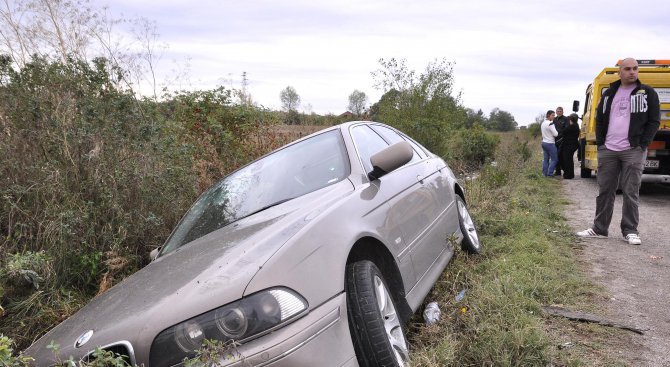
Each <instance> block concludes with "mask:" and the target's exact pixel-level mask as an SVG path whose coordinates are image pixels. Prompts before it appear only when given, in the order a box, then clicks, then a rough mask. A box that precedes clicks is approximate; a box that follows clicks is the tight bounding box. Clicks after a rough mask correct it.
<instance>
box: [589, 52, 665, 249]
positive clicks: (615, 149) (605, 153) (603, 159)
mask: <svg viewBox="0 0 670 367" xmlns="http://www.w3.org/2000/svg"><path fill="white" fill-rule="evenodd" d="M637 69H638V63H637V61H636V60H635V59H633V58H630V57H629V58H626V59H624V60H623V61H622V62H621V64H620V65H619V80H617V81H616V82H614V83H612V84H610V87H609V89H607V90H606V91H605V93H603V96H602V98H601V99H600V103H599V104H598V111H597V113H596V145H597V146H598V174H597V180H598V186H599V192H598V196H597V197H596V216H595V219H594V220H593V226H592V227H591V228H589V229H586V230H584V231H581V232H577V236H579V237H592V238H599V237H607V234H608V230H609V226H610V222H611V221H612V213H613V212H614V199H615V198H616V190H617V182H618V181H619V179H620V180H621V185H620V186H621V190H622V191H623V208H622V213H621V214H622V215H621V233H622V234H623V237H624V240H625V241H627V242H628V243H629V244H631V245H640V244H642V240H641V239H640V234H639V232H638V230H637V226H638V223H639V220H640V218H639V211H638V203H639V197H640V184H641V183H642V171H643V170H644V162H645V159H646V157H647V146H649V143H651V141H652V140H653V138H654V135H655V134H656V131H657V130H658V126H659V124H660V119H661V115H660V104H659V101H658V94H657V93H656V91H655V90H654V88H652V87H650V86H648V85H645V84H642V83H640V80H639V79H638V70H637ZM620 174H621V175H620ZM619 177H620V178H619ZM617 178H619V179H617Z"/></svg>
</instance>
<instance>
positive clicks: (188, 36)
mask: <svg viewBox="0 0 670 367" xmlns="http://www.w3.org/2000/svg"><path fill="white" fill-rule="evenodd" d="M94 3H95V4H98V5H101V6H108V10H109V11H110V12H111V13H112V14H114V15H116V16H117V17H121V18H124V19H131V18H139V17H142V18H146V19H148V20H149V21H151V22H154V24H155V27H156V30H157V33H158V40H159V42H160V43H161V44H163V45H165V46H166V48H164V49H162V51H161V53H160V59H159V60H158V61H157V62H156V66H157V67H158V70H159V73H158V74H159V78H160V75H166V76H169V75H170V74H171V73H172V74H173V75H174V74H175V73H178V72H179V71H178V70H182V71H183V70H188V76H189V77H188V82H184V85H181V87H182V88H192V89H210V88H214V87H217V86H221V85H222V86H225V87H229V88H230V87H232V88H236V89H241V87H242V82H241V81H242V73H243V72H246V75H247V80H248V87H247V88H248V89H247V90H248V92H249V93H250V94H251V97H252V99H253V101H254V102H255V103H257V104H260V105H263V106H265V107H269V108H273V109H280V108H281V101H280V98H279V93H280V91H281V90H282V89H284V88H286V87H287V86H292V87H293V88H295V90H296V91H297V92H298V95H299V96H300V98H301V105H300V108H299V110H301V111H304V112H308V113H310V112H315V113H318V114H326V113H332V114H336V115H339V114H340V113H342V112H344V111H346V110H347V105H348V102H349V100H348V98H349V95H350V94H351V93H352V92H353V91H354V90H360V91H363V92H365V94H366V95H367V96H368V105H371V104H373V103H375V102H377V101H378V100H379V98H380V97H381V95H382V94H383V93H384V91H383V90H380V89H376V88H375V81H374V78H373V77H372V72H374V71H375V70H378V69H380V67H381V65H380V63H379V60H380V59H382V58H383V59H385V60H389V59H391V58H395V59H397V60H401V59H404V60H405V61H406V64H407V66H408V67H409V68H410V69H411V70H415V71H417V72H422V71H424V70H425V68H426V67H427V66H428V65H429V63H431V62H435V61H436V60H442V59H444V60H446V61H449V62H452V63H453V76H454V89H455V92H456V93H458V92H460V93H461V102H462V104H463V105H464V106H465V107H467V108H471V109H473V110H475V111H477V110H479V109H481V110H482V111H483V112H484V113H485V114H486V115H488V114H489V113H490V112H491V110H492V109H493V108H499V109H500V110H504V111H507V112H510V113H511V114H512V115H513V116H514V117H515V120H516V121H517V123H518V124H519V125H520V126H522V125H528V124H529V123H532V122H534V121H535V119H536V117H537V116H538V115H539V114H544V113H545V112H546V111H547V110H549V109H551V110H553V109H555V108H556V107H557V106H562V107H564V109H565V110H566V112H569V111H571V109H572V102H573V100H579V101H580V103H581V106H582V107H583V104H584V101H583V99H584V93H585V90H586V87H587V86H588V84H589V83H590V82H591V81H593V78H594V77H595V76H596V75H597V74H598V73H599V72H600V71H601V70H602V69H603V68H604V67H610V66H614V65H615V64H616V61H617V60H619V59H623V58H625V57H635V58H637V59H670V37H668V35H670V21H668V19H667V14H668V13H667V11H665V9H666V8H667V5H666V2H665V0H663V1H660V0H648V1H644V2H632V1H630V0H628V1H620V0H610V1H601V0H592V1H583V0H582V1H572V0H567V1H554V2H544V1H535V0H532V1H531V0H517V1H509V2H503V1H498V0H481V1H478V0H470V1H462V0H461V1H452V0H441V1H432V0H413V1H400V0H397V1H396V0H390V1H382V0H370V1H353V0H337V1H333V0H284V1H271V0H260V1H255V0H247V1H239V0H238V1H230V0H219V1H215V0H198V1H184V0H141V1H137V0H114V1H113V2H103V1H102V0H94ZM161 73H162V74H161Z"/></svg>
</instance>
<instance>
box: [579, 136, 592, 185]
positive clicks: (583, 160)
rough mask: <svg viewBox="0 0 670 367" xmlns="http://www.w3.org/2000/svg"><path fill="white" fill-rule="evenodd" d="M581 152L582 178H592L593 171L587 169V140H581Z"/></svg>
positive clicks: (580, 174)
mask: <svg viewBox="0 0 670 367" xmlns="http://www.w3.org/2000/svg"><path fill="white" fill-rule="evenodd" d="M579 151H580V158H581V159H580V162H581V163H580V167H581V170H580V173H579V176H580V177H581V178H591V169H589V168H586V139H579Z"/></svg>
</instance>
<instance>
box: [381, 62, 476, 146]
mask: <svg viewBox="0 0 670 367" xmlns="http://www.w3.org/2000/svg"><path fill="white" fill-rule="evenodd" d="M379 63H380V64H381V68H380V69H379V70H377V71H374V72H373V73H372V76H373V78H374V80H375V87H376V88H381V89H383V90H384V92H385V93H384V96H382V98H381V99H380V100H379V102H377V103H376V104H375V105H373V106H372V107H371V113H372V114H373V115H374V119H379V120H381V121H383V122H386V123H388V124H390V125H393V126H395V127H397V128H399V129H400V130H403V131H405V132H406V133H408V134H409V135H411V136H412V137H414V138H415V139H417V140H418V141H419V142H421V143H422V144H424V145H425V146H426V147H427V148H428V149H430V150H432V151H434V152H436V153H437V154H440V155H444V154H446V152H447V147H446V146H445V143H444V141H445V140H444V137H445V136H446V135H448V134H449V133H450V132H452V131H453V130H457V129H459V128H461V127H463V126H464V123H465V118H466V113H465V109H464V108H463V107H462V106H461V104H460V98H461V95H460V93H454V91H453V67H452V63H450V62H447V61H446V60H444V59H443V60H436V61H435V62H431V63H429V64H428V66H427V67H426V69H425V71H424V72H422V73H417V72H415V71H413V70H409V69H408V68H407V66H406V65H405V61H404V60H400V61H397V60H396V59H390V60H388V61H386V60H384V59H380V60H379Z"/></svg>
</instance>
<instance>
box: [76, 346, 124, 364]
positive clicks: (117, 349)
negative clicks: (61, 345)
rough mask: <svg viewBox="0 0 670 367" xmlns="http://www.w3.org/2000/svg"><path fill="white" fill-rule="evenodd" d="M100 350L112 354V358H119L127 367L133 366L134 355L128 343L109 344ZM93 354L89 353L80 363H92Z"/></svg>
mask: <svg viewBox="0 0 670 367" xmlns="http://www.w3.org/2000/svg"><path fill="white" fill-rule="evenodd" d="M101 349H102V350H105V351H109V352H112V353H114V356H121V357H122V358H123V360H124V361H125V362H126V363H127V364H128V365H129V366H134V365H135V353H134V351H133V347H132V345H131V344H130V343H129V342H126V341H122V342H118V343H114V344H110V345H107V346H104V347H102V348H101ZM93 353H94V352H90V353H89V354H87V355H86V356H85V357H84V358H82V361H84V362H93V361H94V360H95V359H96V358H95V356H94V355H93Z"/></svg>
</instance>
